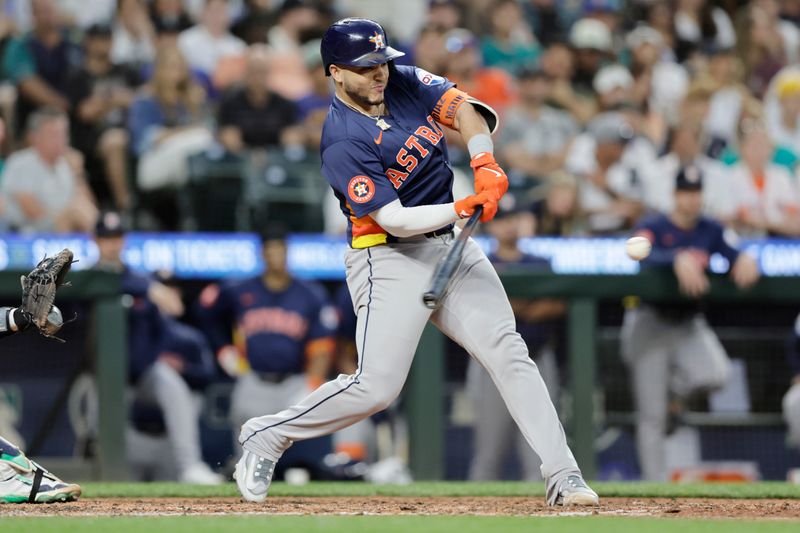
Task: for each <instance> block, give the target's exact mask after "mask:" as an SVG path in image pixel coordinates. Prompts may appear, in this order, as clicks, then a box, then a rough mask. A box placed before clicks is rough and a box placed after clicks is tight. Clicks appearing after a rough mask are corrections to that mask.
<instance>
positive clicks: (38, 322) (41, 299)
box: [20, 248, 75, 340]
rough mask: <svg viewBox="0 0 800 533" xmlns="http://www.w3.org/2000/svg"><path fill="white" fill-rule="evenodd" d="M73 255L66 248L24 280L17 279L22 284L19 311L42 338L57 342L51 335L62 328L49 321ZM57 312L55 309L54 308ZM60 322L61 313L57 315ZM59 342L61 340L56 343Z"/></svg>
mask: <svg viewBox="0 0 800 533" xmlns="http://www.w3.org/2000/svg"><path fill="white" fill-rule="evenodd" d="M74 262H75V261H73V260H72V252H71V251H70V250H69V249H67V248H65V249H63V250H61V251H60V252H58V253H57V254H56V255H54V256H53V257H45V258H44V259H42V260H41V261H39V264H38V265H36V267H35V268H34V269H33V270H31V272H30V274H28V275H27V276H22V277H21V278H20V283H21V284H22V305H21V306H20V309H21V310H22V312H23V313H26V314H27V315H28V317H29V318H30V320H31V322H32V323H33V325H34V326H36V329H38V330H39V333H41V334H42V335H44V336H45V337H52V338H55V339H58V337H55V336H54V335H55V334H56V333H57V332H58V330H59V329H60V328H61V324H62V323H63V320H53V321H51V320H50V318H49V317H50V316H51V311H52V310H53V308H54V306H53V302H54V301H55V299H56V291H57V290H58V288H59V287H61V286H62V285H66V284H67V283H66V282H65V281H64V278H66V277H67V273H68V272H69V269H70V267H71V266H72V263H74ZM56 310H57V308H56ZM57 314H58V315H59V318H60V314H61V313H60V311H59V312H58V313H57ZM58 340H61V339H58Z"/></svg>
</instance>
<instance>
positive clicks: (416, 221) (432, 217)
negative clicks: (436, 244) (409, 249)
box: [370, 200, 459, 237]
mask: <svg viewBox="0 0 800 533" xmlns="http://www.w3.org/2000/svg"><path fill="white" fill-rule="evenodd" d="M370 216H371V217H372V219H373V220H374V221H375V222H377V223H378V224H379V225H380V227H382V228H383V229H385V230H386V231H388V232H389V233H390V234H391V235H394V236H395V237H411V236H412V235H419V234H420V233H427V232H429V231H434V230H437V229H440V228H443V227H444V226H447V225H448V224H452V223H453V222H455V221H456V220H458V219H459V216H458V213H456V211H455V207H454V205H453V204H452V203H448V204H439V205H421V206H417V207H403V204H401V203H400V200H394V201H392V202H390V203H388V204H386V205H385V206H383V207H381V208H380V209H377V210H375V211H373V212H372V213H370Z"/></svg>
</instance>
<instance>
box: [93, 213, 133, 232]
mask: <svg viewBox="0 0 800 533" xmlns="http://www.w3.org/2000/svg"><path fill="white" fill-rule="evenodd" d="M126 229H127V228H126V227H125V222H124V221H123V220H122V216H121V215H120V214H119V213H117V212H116V211H105V212H103V213H101V214H100V216H99V217H98V219H97V224H95V227H94V235H95V237H122V236H123V235H125V232H126Z"/></svg>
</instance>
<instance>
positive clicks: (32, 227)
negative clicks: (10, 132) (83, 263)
mask: <svg viewBox="0 0 800 533" xmlns="http://www.w3.org/2000/svg"><path fill="white" fill-rule="evenodd" d="M27 129H28V142H29V144H30V148H26V149H24V150H20V151H18V152H15V153H14V154H12V155H11V157H9V158H8V161H7V162H6V164H5V167H4V169H3V175H2V180H0V181H2V183H0V191H2V194H3V197H4V203H5V207H6V213H7V218H8V221H9V223H10V224H11V225H12V226H14V227H15V228H16V229H18V230H20V231H36V232H64V233H66V232H88V231H91V229H92V227H93V225H94V221H95V220H96V219H97V207H96V205H95V201H94V198H93V197H92V193H91V192H90V190H89V187H88V185H87V184H86V180H85V178H84V175H83V167H82V165H83V162H82V158H81V157H80V154H79V153H77V152H74V151H70V147H69V119H68V118H67V116H66V114H64V113H63V112H62V111H60V110H58V109H51V108H44V109H42V110H40V111H36V112H35V113H33V114H32V115H31V116H30V119H29V120H28V128H27ZM76 154H77V157H76Z"/></svg>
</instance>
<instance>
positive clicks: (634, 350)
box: [620, 305, 730, 481]
mask: <svg viewBox="0 0 800 533" xmlns="http://www.w3.org/2000/svg"><path fill="white" fill-rule="evenodd" d="M620 340H621V344H622V358H623V360H624V361H625V362H626V363H627V364H628V366H629V367H630V377H631V385H632V389H633V398H634V403H635V405H636V448H637V451H638V454H639V466H640V467H641V469H642V478H643V479H645V480H647V481H667V479H668V475H669V473H668V472H667V468H666V451H665V448H664V438H665V437H666V426H667V417H668V412H669V402H670V393H672V394H673V395H674V396H675V397H676V398H686V397H688V396H690V395H691V394H693V393H695V392H708V391H711V390H714V389H717V388H721V387H723V386H724V385H725V383H726V382H727V381H728V376H729V375H730V361H729V359H728V354H727V353H725V349H724V348H723V347H722V344H720V342H719V339H718V338H717V336H716V335H715V334H714V332H713V331H712V330H711V327H710V326H709V325H708V322H707V321H706V319H705V317H704V316H703V315H701V314H697V315H695V316H693V317H690V318H687V319H686V320H681V321H672V320H666V319H664V318H662V317H661V316H660V315H659V314H658V312H657V311H656V310H655V309H654V308H652V307H649V306H647V305H642V306H641V307H639V308H638V309H632V310H629V311H626V312H625V318H624V320H623V324H622V337H621V339H620Z"/></svg>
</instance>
